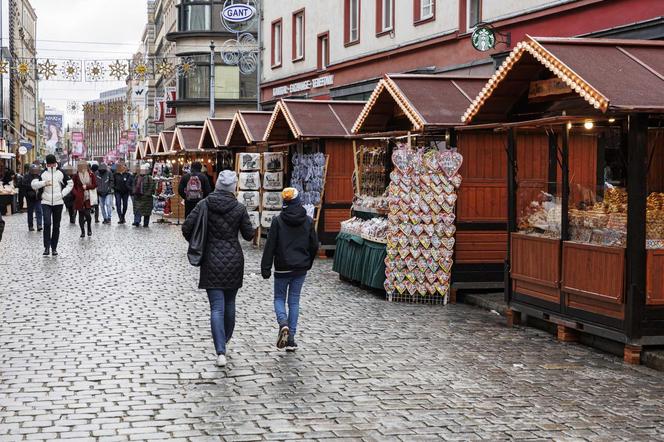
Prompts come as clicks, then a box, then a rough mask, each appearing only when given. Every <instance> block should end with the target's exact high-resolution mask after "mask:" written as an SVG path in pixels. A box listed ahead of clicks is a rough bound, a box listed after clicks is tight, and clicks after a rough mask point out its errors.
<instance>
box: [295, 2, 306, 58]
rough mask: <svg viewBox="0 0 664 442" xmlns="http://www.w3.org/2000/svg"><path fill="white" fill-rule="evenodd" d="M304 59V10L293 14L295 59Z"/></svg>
mask: <svg viewBox="0 0 664 442" xmlns="http://www.w3.org/2000/svg"><path fill="white" fill-rule="evenodd" d="M303 59H304V10H300V11H297V12H295V13H294V14H293V61H299V60H303Z"/></svg>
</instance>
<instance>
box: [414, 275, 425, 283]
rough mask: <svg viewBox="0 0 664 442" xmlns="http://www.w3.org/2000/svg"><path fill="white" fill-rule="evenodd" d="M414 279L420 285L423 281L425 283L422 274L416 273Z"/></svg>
mask: <svg viewBox="0 0 664 442" xmlns="http://www.w3.org/2000/svg"><path fill="white" fill-rule="evenodd" d="M415 277H416V278H417V282H418V283H420V284H422V283H424V281H426V277H425V276H424V273H422V272H416V273H415Z"/></svg>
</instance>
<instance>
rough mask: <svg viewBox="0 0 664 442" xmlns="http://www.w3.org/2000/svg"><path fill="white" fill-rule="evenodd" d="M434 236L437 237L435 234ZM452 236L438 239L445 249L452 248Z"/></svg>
mask: <svg viewBox="0 0 664 442" xmlns="http://www.w3.org/2000/svg"><path fill="white" fill-rule="evenodd" d="M434 238H438V237H437V236H434ZM454 242H455V240H454V238H442V239H441V240H440V244H441V245H442V246H443V247H445V248H446V249H447V250H454Z"/></svg>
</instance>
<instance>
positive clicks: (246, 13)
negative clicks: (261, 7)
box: [221, 4, 256, 23]
mask: <svg viewBox="0 0 664 442" xmlns="http://www.w3.org/2000/svg"><path fill="white" fill-rule="evenodd" d="M255 14H256V9H254V7H253V6H251V5H243V4H235V5H230V6H226V7H225V8H224V10H223V11H222V12H221V15H222V17H224V20H228V21H230V22H233V23H242V22H245V21H247V20H251V19H252V17H253V16H254V15H255Z"/></svg>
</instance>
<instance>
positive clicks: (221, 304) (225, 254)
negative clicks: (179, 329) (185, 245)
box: [182, 170, 256, 367]
mask: <svg viewBox="0 0 664 442" xmlns="http://www.w3.org/2000/svg"><path fill="white" fill-rule="evenodd" d="M236 185H237V175H235V172H232V171H230V170H226V171H223V172H221V173H220V174H219V178H218V179H217V185H216V188H215V191H214V192H212V193H211V194H210V195H209V196H208V197H207V198H206V199H205V200H203V201H201V202H200V203H198V204H197V205H196V207H195V208H194V210H193V211H192V212H191V214H190V215H189V216H188V217H187V219H186V220H185V222H184V225H183V226H182V233H183V235H184V237H185V238H186V239H187V241H189V240H190V239H191V235H192V232H193V230H194V225H195V223H196V220H197V218H198V214H199V212H200V211H201V210H202V209H201V207H202V206H201V205H202V204H203V202H204V201H207V207H208V231H207V241H206V243H205V253H204V256H203V262H202V263H201V269H200V279H199V282H198V287H199V288H201V289H205V290H206V291H207V295H208V300H209V301H210V324H211V326H212V339H213V340H214V347H215V350H216V352H217V365H218V366H220V367H224V366H225V365H226V352H227V344H228V341H230V339H231V337H232V336H233V330H234V329H235V297H236V296H237V292H238V290H239V289H240V288H241V287H242V282H243V276H244V253H243V252H242V247H241V246H240V241H239V239H238V233H240V234H241V235H242V237H243V238H244V239H245V240H246V241H251V240H253V239H254V235H255V234H256V231H255V229H254V227H253V226H252V225H251V221H250V220H249V215H248V214H247V209H246V208H245V207H244V206H243V205H242V204H240V203H239V202H238V201H237V198H236V197H235V193H234V192H235V188H236Z"/></svg>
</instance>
